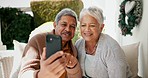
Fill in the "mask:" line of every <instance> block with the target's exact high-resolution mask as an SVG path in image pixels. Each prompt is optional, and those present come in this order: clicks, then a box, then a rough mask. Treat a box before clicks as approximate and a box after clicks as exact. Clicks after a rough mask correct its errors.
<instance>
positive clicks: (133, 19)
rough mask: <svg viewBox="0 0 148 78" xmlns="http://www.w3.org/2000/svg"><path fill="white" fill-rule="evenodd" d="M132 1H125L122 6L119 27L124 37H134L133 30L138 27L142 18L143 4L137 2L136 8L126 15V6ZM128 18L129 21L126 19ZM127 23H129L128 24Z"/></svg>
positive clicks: (136, 0) (137, 0) (139, 0)
mask: <svg viewBox="0 0 148 78" xmlns="http://www.w3.org/2000/svg"><path fill="white" fill-rule="evenodd" d="M128 1H130V0H124V1H123V2H122V3H121V5H120V15H119V21H118V22H119V25H118V26H119V27H120V29H121V32H122V35H124V36H126V35H132V32H131V30H132V29H133V28H134V27H135V26H137V25H138V24H139V23H140V21H141V18H142V2H141V0H135V3H136V6H135V7H134V8H133V9H132V10H131V11H130V12H129V13H127V14H126V13H125V4H126V3H127V2H128ZM126 17H127V19H126ZM126 21H127V22H126Z"/></svg>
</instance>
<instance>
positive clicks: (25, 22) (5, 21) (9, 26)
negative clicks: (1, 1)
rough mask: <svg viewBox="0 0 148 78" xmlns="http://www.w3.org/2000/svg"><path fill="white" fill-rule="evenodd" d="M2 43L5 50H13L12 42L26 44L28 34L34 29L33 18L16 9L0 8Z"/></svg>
mask: <svg viewBox="0 0 148 78" xmlns="http://www.w3.org/2000/svg"><path fill="white" fill-rule="evenodd" d="M0 19H1V28H2V29H1V30H2V31H1V33H2V42H3V44H4V45H6V46H7V49H13V43H12V41H13V40H14V39H15V40H18V41H19V42H28V38H29V34H30V32H31V31H32V30H33V29H34V28H35V27H34V23H33V17H32V16H31V15H29V14H26V13H24V12H22V11H20V10H19V9H17V8H11V7H6V8H3V7H2V8H0Z"/></svg>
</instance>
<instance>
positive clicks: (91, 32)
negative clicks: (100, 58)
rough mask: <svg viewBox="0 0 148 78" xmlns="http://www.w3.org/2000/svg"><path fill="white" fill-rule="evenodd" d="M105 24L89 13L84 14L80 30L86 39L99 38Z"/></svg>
mask: <svg viewBox="0 0 148 78" xmlns="http://www.w3.org/2000/svg"><path fill="white" fill-rule="evenodd" d="M103 27H104V24H99V23H98V21H97V20H96V19H95V18H94V17H92V16H90V15H89V14H86V15H84V16H83V17H82V18H81V19H80V31H81V35H82V37H83V38H84V39H85V40H86V41H94V40H98V38H99V36H100V33H101V32H102V29H103Z"/></svg>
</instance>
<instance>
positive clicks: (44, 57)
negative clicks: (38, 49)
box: [41, 47, 46, 61]
mask: <svg viewBox="0 0 148 78" xmlns="http://www.w3.org/2000/svg"><path fill="white" fill-rule="evenodd" d="M44 60H46V47H44V48H43V53H42V55H41V61H44Z"/></svg>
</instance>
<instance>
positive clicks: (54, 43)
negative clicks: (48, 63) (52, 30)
mask: <svg viewBox="0 0 148 78" xmlns="http://www.w3.org/2000/svg"><path fill="white" fill-rule="evenodd" d="M60 50H62V38H61V36H58V35H53V34H47V35H46V58H48V57H50V56H51V55H52V54H54V53H55V52H57V51H60Z"/></svg>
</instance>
